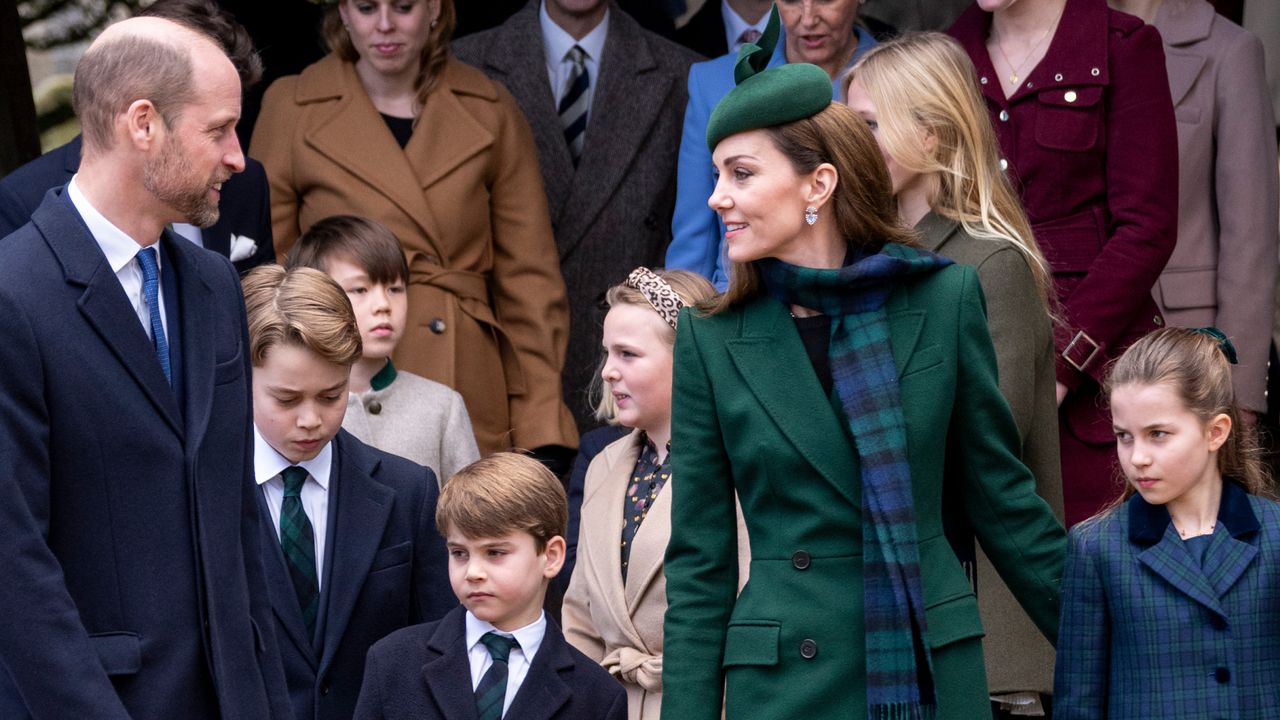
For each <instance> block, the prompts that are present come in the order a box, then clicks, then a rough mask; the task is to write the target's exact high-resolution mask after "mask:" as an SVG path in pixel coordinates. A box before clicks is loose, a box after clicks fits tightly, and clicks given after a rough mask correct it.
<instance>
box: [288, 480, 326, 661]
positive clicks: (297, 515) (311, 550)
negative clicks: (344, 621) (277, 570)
mask: <svg viewBox="0 0 1280 720" xmlns="http://www.w3.org/2000/svg"><path fill="white" fill-rule="evenodd" d="M280 477H281V479H282V480H284V502H282V503H281V504H280V548H281V549H282V550H283V551H284V559H285V563H286V564H287V565H288V566H289V579H290V580H292V581H293V590H294V592H295V593H296V594H297V596H298V607H299V608H300V609H301V610H302V621H303V622H304V623H306V625H307V637H315V632H316V614H317V613H318V611H319V609H320V583H319V581H318V580H317V578H316V540H315V534H314V533H313V532H312V530H311V521H310V520H309V519H307V511H306V510H304V509H303V507H302V485H303V484H304V483H305V482H306V481H307V471H306V470H305V469H303V468H300V467H298V466H297V465H293V466H291V467H287V468H285V469H284V472H282V473H280Z"/></svg>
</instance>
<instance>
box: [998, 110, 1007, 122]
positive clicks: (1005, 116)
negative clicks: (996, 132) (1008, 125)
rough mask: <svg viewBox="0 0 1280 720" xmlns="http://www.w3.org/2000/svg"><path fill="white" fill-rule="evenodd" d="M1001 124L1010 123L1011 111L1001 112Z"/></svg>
mask: <svg viewBox="0 0 1280 720" xmlns="http://www.w3.org/2000/svg"><path fill="white" fill-rule="evenodd" d="M1000 122H1009V111H1008V110H1001V111H1000Z"/></svg>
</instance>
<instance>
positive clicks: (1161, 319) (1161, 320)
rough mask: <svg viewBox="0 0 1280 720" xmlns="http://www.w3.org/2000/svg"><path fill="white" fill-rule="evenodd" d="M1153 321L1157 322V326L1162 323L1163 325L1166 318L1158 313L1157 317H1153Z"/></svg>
mask: <svg viewBox="0 0 1280 720" xmlns="http://www.w3.org/2000/svg"><path fill="white" fill-rule="evenodd" d="M1151 322H1153V323H1155V324H1156V326H1160V325H1163V324H1164V318H1162V317H1160V316H1159V315H1157V316H1155V317H1153V318H1151Z"/></svg>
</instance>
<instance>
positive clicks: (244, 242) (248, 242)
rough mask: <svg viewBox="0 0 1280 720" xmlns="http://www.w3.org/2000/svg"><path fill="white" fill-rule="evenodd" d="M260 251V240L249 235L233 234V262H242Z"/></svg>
mask: <svg viewBox="0 0 1280 720" xmlns="http://www.w3.org/2000/svg"><path fill="white" fill-rule="evenodd" d="M257 251H258V242H257V241H256V240H254V239H253V238H251V237H249V236H247V235H236V234H235V233H232V234H231V253H230V256H231V262H240V261H241V260H248V259H249V258H251V257H253V254H254V253H255V252H257Z"/></svg>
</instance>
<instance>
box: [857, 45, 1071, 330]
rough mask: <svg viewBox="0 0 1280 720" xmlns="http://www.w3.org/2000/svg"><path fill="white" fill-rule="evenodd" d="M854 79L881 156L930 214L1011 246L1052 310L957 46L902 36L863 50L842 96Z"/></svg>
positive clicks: (1041, 266)
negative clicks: (915, 176) (923, 199)
mask: <svg viewBox="0 0 1280 720" xmlns="http://www.w3.org/2000/svg"><path fill="white" fill-rule="evenodd" d="M855 77H856V78H857V79H858V82H860V83H861V84H862V87H863V88H865V89H866V91H867V94H868V95H869V96H870V97H871V101H872V102H873V103H874V104H875V107H876V116H877V121H878V123H879V126H880V141H881V143H882V144H883V146H884V149H885V151H886V152H888V154H889V155H891V156H893V159H894V161H896V162H897V163H898V164H899V165H901V166H902V167H904V168H906V169H908V170H911V171H912V172H916V173H920V174H921V175H924V176H925V177H927V178H928V182H929V206H930V208H932V209H933V211H934V212H936V213H938V214H939V215H942V216H943V217H946V218H949V219H951V220H955V221H956V222H959V223H960V225H961V226H962V227H964V229H965V231H966V232H968V233H969V234H970V235H972V236H973V237H976V238H981V239H988V240H1007V241H1009V242H1010V243H1013V245H1014V246H1015V247H1016V248H1018V250H1020V251H1021V252H1022V254H1023V256H1024V257H1025V258H1026V260H1027V265H1028V266H1030V268H1031V274H1032V276H1033V277H1034V278H1035V281H1036V287H1037V288H1038V289H1039V291H1040V298H1041V300H1042V301H1043V302H1044V304H1045V307H1046V308H1047V309H1048V308H1052V303H1053V276H1052V274H1051V272H1050V269H1049V263H1048V262H1047V261H1046V260H1045V257H1044V254H1043V253H1042V252H1041V251H1040V247H1039V246H1038V245H1037V244H1036V241H1035V236H1034V235H1033V234H1032V232H1031V223H1030V222H1029V221H1028V220H1027V215H1026V212H1024V211H1023V208H1022V203H1021V201H1020V200H1019V199H1018V195H1017V194H1016V193H1015V192H1014V191H1013V186H1012V185H1011V184H1010V183H1009V179H1008V178H1007V177H1005V174H1004V171H1002V170H1001V169H1000V146H999V144H998V143H997V141H996V136H995V131H994V130H992V128H991V120H990V118H989V117H988V115H987V108H986V103H985V101H984V100H983V99H982V92H981V90H980V89H979V87H978V83H977V79H976V78H977V71H976V70H974V67H973V62H972V61H970V60H969V56H968V55H967V54H966V53H965V51H964V48H962V47H961V46H960V43H958V42H956V41H955V40H953V39H951V38H950V37H947V36H946V35H943V34H942V33H936V32H928V33H912V34H908V35H905V36H903V37H900V38H897V39H896V40H891V41H889V42H886V43H882V44H880V45H877V46H875V47H874V48H872V49H871V50H869V51H868V52H867V54H866V55H864V56H863V57H862V59H861V60H859V61H858V63H857V64H856V65H854V66H853V68H852V69H851V70H850V71H849V72H848V73H847V74H846V75H845V77H844V78H843V84H844V89H845V92H846V94H847V92H848V90H849V84H850V83H851V82H853V79H854V78H855ZM924 134H928V135H932V136H933V137H934V138H935V140H936V141H937V142H936V145H935V147H934V149H933V151H932V152H929V151H928V150H927V149H926V147H925V145H924V143H922V142H921V141H920V138H921V136H922V135H924Z"/></svg>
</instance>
